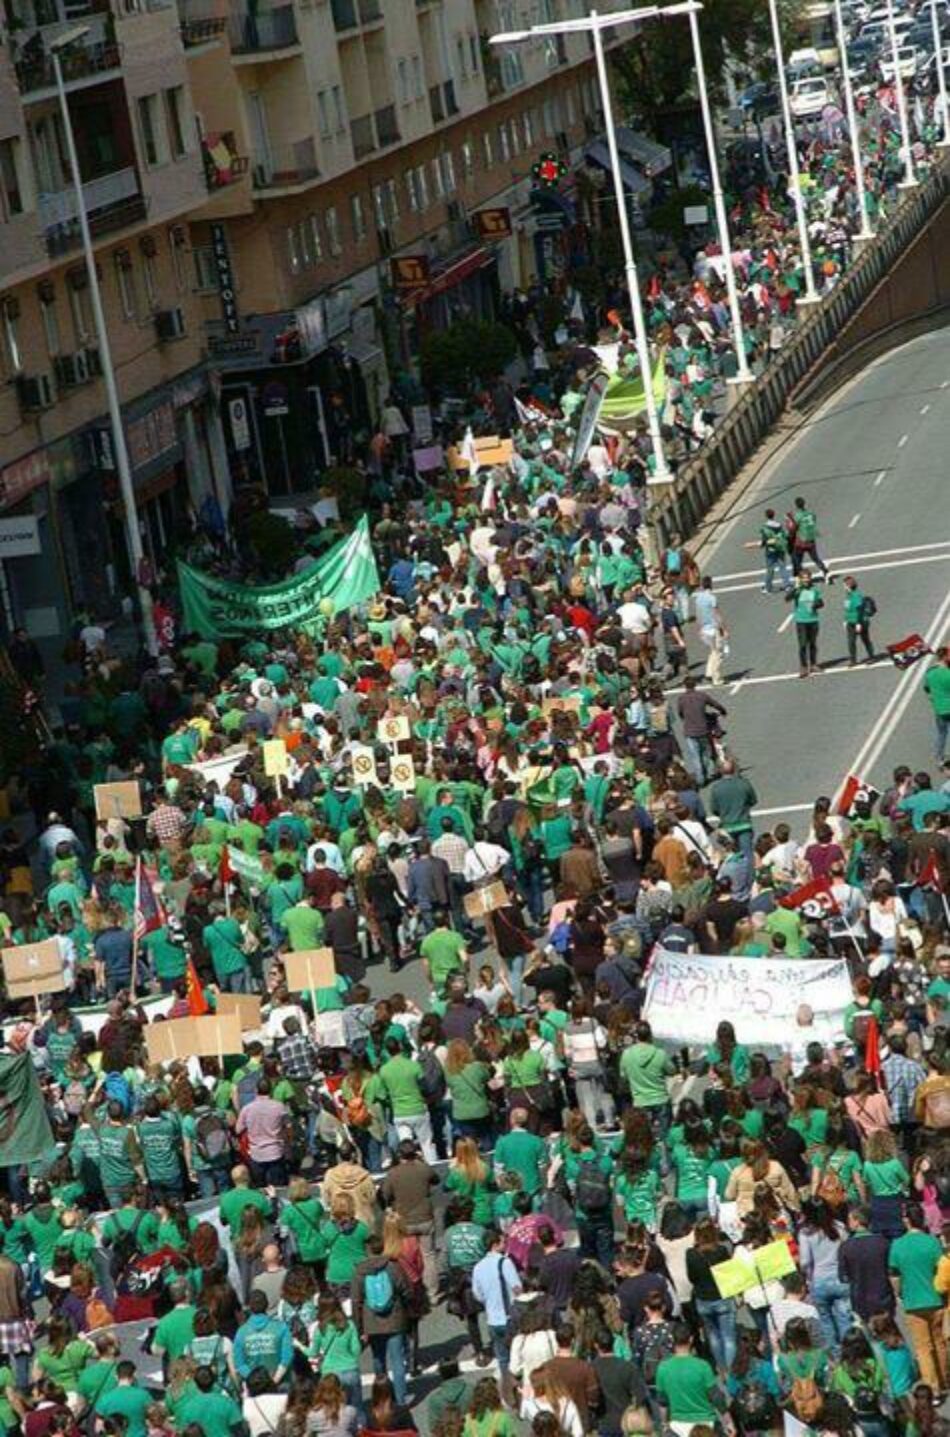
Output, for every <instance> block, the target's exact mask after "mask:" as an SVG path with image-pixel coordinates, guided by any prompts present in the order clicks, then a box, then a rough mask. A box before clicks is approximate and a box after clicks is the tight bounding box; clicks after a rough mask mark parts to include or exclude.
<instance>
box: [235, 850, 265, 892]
mask: <svg viewBox="0 0 950 1437" xmlns="http://www.w3.org/2000/svg"><path fill="white" fill-rule="evenodd" d="M228 863H229V864H230V865H231V868H232V869H233V870H234V872H235V874H236V875H237V877H238V878H244V879H246V880H247V882H248V883H263V882H264V865H263V863H262V862H261V860H260V859H259V858H256V857H255V855H254V854H253V853H245V852H244V849H243V848H234V847H233V846H232V845H231V844H230V843H229V844H228Z"/></svg>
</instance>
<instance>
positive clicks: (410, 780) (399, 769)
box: [389, 753, 416, 793]
mask: <svg viewBox="0 0 950 1437" xmlns="http://www.w3.org/2000/svg"><path fill="white" fill-rule="evenodd" d="M389 771H390V776H391V778H392V785H393V788H395V789H396V790H397V791H398V792H399V793H412V792H414V790H415V787H416V766H415V764H414V763H413V761H412V759H411V758H410V757H409V755H408V754H407V753H401V754H398V755H397V756H396V757H395V758H394V759H393V761H392V763H391V764H390V766H389Z"/></svg>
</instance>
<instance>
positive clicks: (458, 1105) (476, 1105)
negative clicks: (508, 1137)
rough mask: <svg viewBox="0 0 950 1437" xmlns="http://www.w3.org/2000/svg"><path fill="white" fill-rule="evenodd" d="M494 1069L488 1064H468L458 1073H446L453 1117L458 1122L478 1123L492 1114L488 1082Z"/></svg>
mask: <svg viewBox="0 0 950 1437" xmlns="http://www.w3.org/2000/svg"><path fill="white" fill-rule="evenodd" d="M491 1075H492V1069H491V1066H490V1064H488V1063H479V1062H474V1063H466V1064H465V1067H464V1068H462V1069H461V1070H460V1071H459V1072H457V1073H449V1072H446V1075H445V1082H446V1086H447V1087H448V1090H449V1094H450V1096H451V1099H452V1116H453V1118H454V1119H455V1120H456V1122H460V1123H468V1122H477V1121H478V1119H479V1118H487V1117H488V1116H489V1114H490V1113H491V1100H490V1099H489V1096H488V1080H489V1078H490V1077H491Z"/></svg>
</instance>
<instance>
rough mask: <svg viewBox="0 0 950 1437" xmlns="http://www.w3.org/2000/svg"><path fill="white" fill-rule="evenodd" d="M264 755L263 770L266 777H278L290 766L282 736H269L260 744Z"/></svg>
mask: <svg viewBox="0 0 950 1437" xmlns="http://www.w3.org/2000/svg"><path fill="white" fill-rule="evenodd" d="M261 753H262V754H263V755H264V772H265V774H266V775H267V777H268V778H280V777H281V775H283V774H285V773H286V772H287V770H288V768H289V767H290V755H289V753H288V752H287V750H286V748H285V747H284V740H283V739H282V738H269V739H267V741H266V742H265V743H262V744H261Z"/></svg>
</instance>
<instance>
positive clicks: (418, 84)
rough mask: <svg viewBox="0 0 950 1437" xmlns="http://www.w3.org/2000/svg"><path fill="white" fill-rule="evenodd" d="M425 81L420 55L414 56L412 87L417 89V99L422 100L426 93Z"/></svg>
mask: <svg viewBox="0 0 950 1437" xmlns="http://www.w3.org/2000/svg"><path fill="white" fill-rule="evenodd" d="M424 86H425V81H424V79H423V75H422V61H421V59H420V58H419V56H418V55H413V57H412V88H413V90H414V91H415V95H416V99H417V100H421V99H422V96H423V95H424V93H425V89H424Z"/></svg>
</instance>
